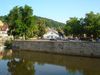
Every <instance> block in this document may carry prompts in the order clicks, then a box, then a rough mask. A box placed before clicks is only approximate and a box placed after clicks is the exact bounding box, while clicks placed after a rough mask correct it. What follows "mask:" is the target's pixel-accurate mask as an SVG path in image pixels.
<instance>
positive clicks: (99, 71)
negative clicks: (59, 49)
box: [13, 51, 100, 75]
mask: <svg viewBox="0 0 100 75" xmlns="http://www.w3.org/2000/svg"><path fill="white" fill-rule="evenodd" d="M13 55H14V57H17V58H24V59H27V60H30V61H32V62H33V63H34V62H36V61H37V62H38V63H40V64H44V63H47V64H55V65H61V66H65V67H66V70H67V71H69V72H70V73H71V74H73V73H76V72H77V71H78V72H80V73H81V74H82V75H100V59H96V58H84V57H74V56H65V55H57V54H51V53H48V54H47V53H39V52H31V51H15V52H13Z"/></svg>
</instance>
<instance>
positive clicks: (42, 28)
mask: <svg viewBox="0 0 100 75" xmlns="http://www.w3.org/2000/svg"><path fill="white" fill-rule="evenodd" d="M37 25H38V37H41V38H42V37H43V35H44V34H45V32H46V29H45V20H43V19H40V20H39V21H38V23H37Z"/></svg>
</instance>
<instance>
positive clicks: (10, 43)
mask: <svg viewBox="0 0 100 75" xmlns="http://www.w3.org/2000/svg"><path fill="white" fill-rule="evenodd" d="M12 42H13V41H12V40H7V41H5V43H4V45H5V46H6V47H5V49H11V48H12Z"/></svg>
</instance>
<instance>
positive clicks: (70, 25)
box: [64, 17, 82, 36]
mask: <svg viewBox="0 0 100 75" xmlns="http://www.w3.org/2000/svg"><path fill="white" fill-rule="evenodd" d="M64 32H65V34H66V35H69V34H72V35H73V36H80V35H81V34H82V25H81V24H80V20H78V18H76V17H72V18H70V20H68V21H67V22H66V26H65V27H64Z"/></svg>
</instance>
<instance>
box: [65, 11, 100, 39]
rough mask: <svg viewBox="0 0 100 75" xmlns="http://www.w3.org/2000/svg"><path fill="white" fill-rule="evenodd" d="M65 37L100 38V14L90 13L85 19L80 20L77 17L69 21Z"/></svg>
mask: <svg viewBox="0 0 100 75" xmlns="http://www.w3.org/2000/svg"><path fill="white" fill-rule="evenodd" d="M64 32H65V35H71V34H73V35H74V36H77V37H81V36H82V35H84V34H86V35H87V37H90V38H94V39H96V38H98V37H100V14H99V13H96V14H95V13H94V12H90V13H87V14H86V16H85V18H81V19H78V18H76V17H72V18H70V20H67V22H66V25H65V27H64Z"/></svg>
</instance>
